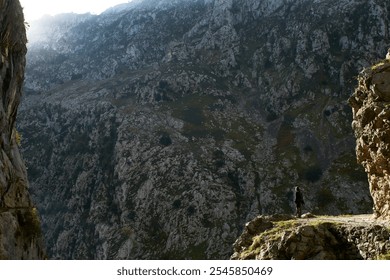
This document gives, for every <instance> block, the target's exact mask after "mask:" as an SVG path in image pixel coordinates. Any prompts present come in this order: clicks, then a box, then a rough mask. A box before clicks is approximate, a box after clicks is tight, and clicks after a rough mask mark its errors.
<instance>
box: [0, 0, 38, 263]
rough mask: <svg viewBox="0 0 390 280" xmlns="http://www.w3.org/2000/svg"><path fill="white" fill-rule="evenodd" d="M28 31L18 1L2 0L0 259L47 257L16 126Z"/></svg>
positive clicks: (0, 7) (0, 40)
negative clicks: (29, 190) (21, 154)
mask: <svg viewBox="0 0 390 280" xmlns="http://www.w3.org/2000/svg"><path fill="white" fill-rule="evenodd" d="M26 43H27V39H26V31H25V26H24V16H23V13H22V8H21V6H20V3H19V1H17V0H1V1H0V56H1V60H0V259H41V258H44V257H45V254H44V246H43V242H42V236H41V228H40V221H39V218H38V213H37V210H36V209H35V208H34V207H33V205H32V202H31V199H30V195H29V192H28V189H27V187H28V182H27V172H26V168H25V165H24V162H23V160H22V158H21V156H20V153H19V148H18V141H17V137H18V136H17V134H18V132H17V131H16V129H15V119H16V113H17V109H18V106H19V102H20V96H21V90H22V83H23V79H24V68H25V63H26V60H25V55H26V51H27V49H26Z"/></svg>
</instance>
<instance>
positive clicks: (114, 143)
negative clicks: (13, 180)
mask: <svg viewBox="0 0 390 280" xmlns="http://www.w3.org/2000/svg"><path fill="white" fill-rule="evenodd" d="M388 22H389V8H388V6H387V2H386V1H384V0H383V1H366V0H365V1H358V0H356V1H350V0H341V1H340V0H337V1H336V0H327V1H313V0H294V1H288V0H264V1H258V0H223V1H222V0H191V1H190V0H177V1H168V0H144V1H137V2H134V3H132V4H131V5H129V6H121V7H120V8H118V9H112V10H110V11H108V12H106V13H103V14H102V15H99V16H93V15H89V14H85V15H61V16H58V17H47V18H44V19H42V21H40V22H37V23H31V29H30V30H29V45H28V48H29V52H28V64H27V72H26V88H25V89H26V95H25V98H24V100H23V102H22V108H21V111H20V115H19V119H18V123H19V130H20V131H21V134H22V143H21V145H22V149H23V154H24V156H25V158H26V162H27V165H28V174H29V178H30V181H31V190H32V197H33V198H34V201H35V202H36V203H37V205H38V209H39V211H40V213H41V215H42V222H43V232H44V234H45V238H46V240H47V247H48V248H49V255H50V257H52V258H72V259H86V258H89V259H95V258H96V259H118V258H129V259H132V258H133V259H134V258H138V259H146V258H202V259H213V258H214V259H221V258H229V256H230V255H231V254H232V245H231V244H233V242H234V241H235V240H236V238H237V236H238V235H239V234H240V232H241V231H242V227H243V225H244V224H245V222H246V221H249V220H251V219H252V218H254V217H256V216H257V215H258V214H267V215H268V214H275V213H281V212H282V213H292V212H293V203H292V195H293V193H292V190H293V186H294V185H296V184H298V185H300V186H301V188H302V189H303V191H304V195H305V200H306V207H307V208H306V210H310V211H311V212H313V213H316V214H325V213H326V214H340V213H355V214H356V213H367V212H369V211H371V209H372V199H371V196H370V193H369V187H368V182H367V176H366V174H365V173H364V170H363V169H362V167H361V166H359V165H358V164H357V163H356V158H355V152H354V147H355V141H354V137H353V132H352V129H351V127H350V123H351V121H352V114H351V110H350V107H349V106H348V104H347V101H346V100H347V98H348V97H349V95H350V92H352V88H353V87H354V85H355V83H354V80H353V77H354V76H356V75H357V74H358V73H359V71H360V69H362V67H366V66H368V65H370V63H371V62H372V61H374V60H375V59H376V58H377V57H380V56H383V54H384V53H385V52H386V50H387V48H388V40H389V35H388V34H389V25H388Z"/></svg>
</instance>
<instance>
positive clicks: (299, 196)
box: [295, 186, 305, 218]
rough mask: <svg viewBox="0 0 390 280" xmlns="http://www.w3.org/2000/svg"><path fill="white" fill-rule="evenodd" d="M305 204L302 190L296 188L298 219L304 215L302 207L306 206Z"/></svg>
mask: <svg viewBox="0 0 390 280" xmlns="http://www.w3.org/2000/svg"><path fill="white" fill-rule="evenodd" d="M304 204H305V201H304V200H303V195H302V192H301V189H300V188H299V187H298V186H296V187H295V205H296V207H297V211H296V216H297V217H298V218H300V217H301V215H302V205H304Z"/></svg>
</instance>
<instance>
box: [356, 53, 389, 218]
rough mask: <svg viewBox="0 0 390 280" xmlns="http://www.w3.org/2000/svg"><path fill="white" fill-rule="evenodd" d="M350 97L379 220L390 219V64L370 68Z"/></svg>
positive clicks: (361, 158)
mask: <svg viewBox="0 0 390 280" xmlns="http://www.w3.org/2000/svg"><path fill="white" fill-rule="evenodd" d="M358 81H359V84H358V86H357V88H356V90H355V92H354V94H353V96H351V97H350V99H349V103H350V105H351V106H352V110H353V122H352V127H353V129H354V131H355V136H356V155H357V160H358V162H359V163H361V164H362V165H363V166H364V169H365V170H366V172H367V175H368V181H369V184H370V192H371V195H372V197H373V200H374V214H375V216H376V217H377V218H383V219H389V218H390V110H389V108H390V61H389V60H387V59H386V60H383V61H380V62H379V63H377V64H376V65H373V66H371V67H369V68H366V69H365V70H364V71H362V72H361V73H360V75H359V77H358Z"/></svg>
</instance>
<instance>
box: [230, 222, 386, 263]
mask: <svg viewBox="0 0 390 280" xmlns="http://www.w3.org/2000/svg"><path fill="white" fill-rule="evenodd" d="M389 237H390V230H389V224H380V223H377V222H376V221H375V220H373V219H372V216H371V215H358V216H334V217H331V216H327V217H326V216H324V217H315V216H312V215H311V216H309V217H307V218H303V219H296V218H294V217H291V216H290V217H289V216H283V215H279V216H258V217H256V218H255V219H253V220H252V221H250V222H249V223H247V224H246V226H245V229H244V232H243V234H242V235H241V236H240V237H239V238H238V239H237V241H236V242H235V243H234V250H235V252H234V254H233V255H232V257H231V259H236V260H237V259H258V260H292V259H295V260H359V259H365V260H373V259H388V258H389V257H390V254H389V253H390V240H389Z"/></svg>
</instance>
